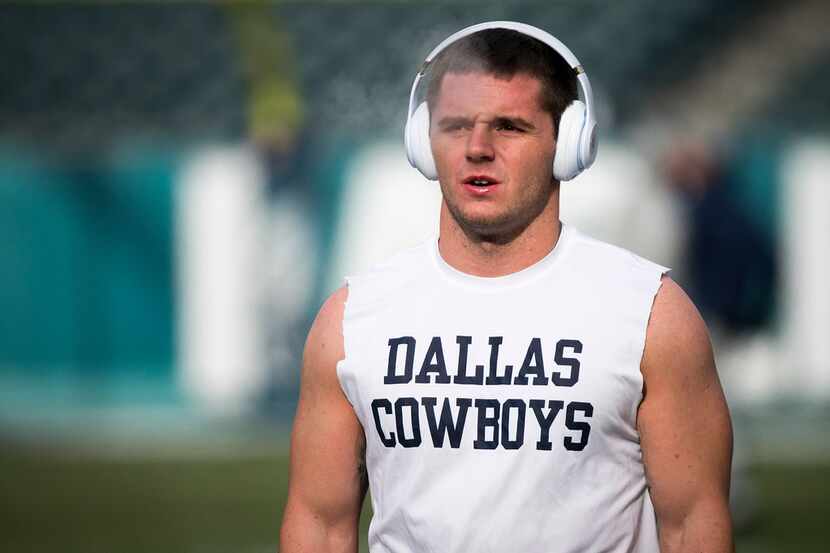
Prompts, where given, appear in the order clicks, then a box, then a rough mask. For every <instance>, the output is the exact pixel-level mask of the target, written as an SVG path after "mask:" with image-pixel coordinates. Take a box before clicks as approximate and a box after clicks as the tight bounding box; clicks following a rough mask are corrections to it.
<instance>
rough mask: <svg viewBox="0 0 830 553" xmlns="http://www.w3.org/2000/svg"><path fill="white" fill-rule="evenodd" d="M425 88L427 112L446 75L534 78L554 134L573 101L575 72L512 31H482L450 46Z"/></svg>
mask: <svg viewBox="0 0 830 553" xmlns="http://www.w3.org/2000/svg"><path fill="white" fill-rule="evenodd" d="M432 66H433V67H432V73H431V76H430V81H429V85H428V87H427V105H428V106H429V108H430V112H432V111H433V110H434V106H435V102H436V101H437V100H438V94H439V93H440V89H441V81H442V80H443V79H444V75H446V74H447V73H474V72H480V73H485V74H489V75H495V76H496V77H499V78H508V79H509V78H512V77H513V76H514V75H516V74H517V73H525V74H528V75H530V76H532V77H536V78H537V79H539V80H540V81H541V83H542V90H541V93H540V102H541V107H542V109H543V110H545V111H547V112H549V113H550V114H551V116H552V117H553V129H554V134H555V133H556V132H557V129H558V128H559V119H560V118H561V117H562V112H564V111H565V108H567V107H568V105H569V104H570V103H571V102H572V101H574V100H576V99H577V98H578V97H579V96H578V95H577V83H576V72H575V71H574V69H573V68H572V67H571V66H570V65H569V64H568V62H566V61H565V60H564V59H563V58H562V56H560V55H559V54H558V53H557V52H556V51H555V50H554V49H553V48H551V47H550V46H548V45H547V44H545V43H544V42H542V41H541V40H538V39H536V38H533V37H531V36H528V35H526V34H524V33H521V32H519V31H514V30H513V29H485V30H483V31H479V32H477V33H473V34H471V35H468V36H466V37H464V38H462V39H459V40H458V41H456V42H454V43H452V44H450V45H449V46H448V47H447V48H446V49H445V50H443V51H442V52H440V53H439V54H438V56H436V58H435V59H434V60H433V62H432Z"/></svg>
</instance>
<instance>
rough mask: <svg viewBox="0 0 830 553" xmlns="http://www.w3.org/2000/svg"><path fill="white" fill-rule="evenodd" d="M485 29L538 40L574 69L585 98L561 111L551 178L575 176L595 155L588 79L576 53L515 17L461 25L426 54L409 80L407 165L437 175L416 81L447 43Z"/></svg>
mask: <svg viewBox="0 0 830 553" xmlns="http://www.w3.org/2000/svg"><path fill="white" fill-rule="evenodd" d="M486 29H510V30H513V31H518V32H520V33H522V34H524V35H527V36H530V37H533V38H535V39H537V40H540V41H541V42H544V43H545V44H547V45H548V46H550V47H551V48H553V50H554V51H555V52H556V53H557V54H559V55H560V56H562V58H563V59H564V60H565V61H566V62H567V63H568V65H570V66H571V67H572V68H573V69H574V71H575V72H576V77H577V81H578V82H579V85H580V87H581V88H582V96H583V97H584V98H585V102H584V103H583V102H581V101H579V100H574V101H573V102H571V103H570V104H569V105H568V107H567V108H565V111H564V112H563V113H562V117H561V118H560V120H559V129H558V132H557V134H556V136H557V140H556V151H555V152H554V158H553V176H554V178H555V179H557V180H560V181H564V180H570V179H572V178H574V177H576V176H577V175H578V174H579V173H581V172H582V171H584V170H585V169H587V168H588V167H590V166H591V164H592V163H593V162H594V159H595V158H596V156H597V122H596V119H595V118H594V98H593V94H592V93H591V83H590V82H589V81H588V75H586V74H585V71H584V70H583V69H582V65H580V63H579V60H577V59H576V56H574V55H573V53H572V52H571V51H570V50H569V49H568V48H567V47H566V46H565V45H564V44H562V43H561V42H560V41H559V40H557V39H556V38H555V37H554V36H553V35H551V34H549V33H546V32H545V31H543V30H541V29H539V28H536V27H533V26H532V25H527V24H525V23H517V22H515V21H488V22H485V23H479V24H477V25H472V26H470V27H467V28H465V29H461V30H460V31H458V32H457V33H455V34H453V35H450V36H449V37H448V38H446V39H444V41H443V42H441V44H439V45H438V46H436V47H435V49H434V50H433V51H432V52H430V53H429V55H428V56H427V57H426V59H425V60H424V63H423V65H422V66H421V70H420V71H418V74H417V75H416V76H415V81H414V82H413V83H412V91H411V92H410V93H409V111H408V113H407V118H406V128H405V129H404V144H405V145H406V157H407V159H408V160H409V163H410V165H412V166H413V167H414V168H416V169H418V171H420V172H421V173H422V174H423V175H424V176H425V177H426V178H428V179H430V180H437V179H438V171H437V170H436V168H435V159H434V158H433V157H432V147H431V146H430V142H429V108H428V107H427V103H426V102H421V104H420V105H419V106H418V107H417V109H415V89H416V88H417V87H418V82H419V81H420V80H421V77H422V76H423V75H424V72H425V71H426V68H427V67H428V66H429V64H430V63H432V60H433V59H435V56H437V55H438V54H439V53H440V52H441V51H442V50H444V49H445V48H446V47H447V46H449V45H450V44H452V43H453V42H456V41H457V40H459V39H461V38H464V37H465V36H468V35H471V34H473V33H477V32H479V31H483V30H486Z"/></svg>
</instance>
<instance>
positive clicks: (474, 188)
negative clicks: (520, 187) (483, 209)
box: [461, 175, 500, 195]
mask: <svg viewBox="0 0 830 553" xmlns="http://www.w3.org/2000/svg"><path fill="white" fill-rule="evenodd" d="M461 182H462V183H463V184H464V188H466V189H467V190H468V191H470V192H472V193H473V194H476V195H481V194H486V193H487V192H489V191H490V190H492V189H493V187H495V186H496V185H498V184H500V181H499V180H498V179H496V178H494V177H491V176H489V175H470V176H469V177H467V178H466V179H464V180H463V181H461Z"/></svg>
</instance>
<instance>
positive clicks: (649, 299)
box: [633, 260, 671, 421]
mask: <svg viewBox="0 0 830 553" xmlns="http://www.w3.org/2000/svg"><path fill="white" fill-rule="evenodd" d="M644 261H645V260H644ZM645 262H646V263H648V265H649V267H648V268H647V269H646V270H647V271H649V272H650V273H651V275H649V276H648V278H647V279H646V280H645V282H644V289H643V292H644V300H645V301H644V303H645V305H646V306H647V309H646V310H645V314H644V315H645V316H641V317H640V319H641V320H640V321H638V323H637V324H638V327H639V329H640V330H641V331H640V332H639V333H638V336H639V337H640V338H639V341H638V343H637V352H638V355H637V374H638V375H639V379H640V401H638V402H637V405H636V406H635V408H634V418H633V420H634V421H636V420H637V414H638V412H639V410H640V403H641V402H642V401H643V399H645V383H646V380H645V376H644V375H643V370H642V367H643V355H645V351H646V340H647V338H648V325H649V323H650V322H651V313H652V311H654V301H655V300H656V299H657V293H658V292H659V291H660V287H662V286H663V275H667V274H668V273H669V271H671V268H669V267H664V266H663V265H659V264H657V263H653V262H651V261H645ZM655 275H656V276H655Z"/></svg>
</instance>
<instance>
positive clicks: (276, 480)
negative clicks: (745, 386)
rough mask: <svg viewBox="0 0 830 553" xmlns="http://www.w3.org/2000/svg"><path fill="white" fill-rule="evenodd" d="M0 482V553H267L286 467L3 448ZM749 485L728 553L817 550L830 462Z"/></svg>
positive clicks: (756, 473)
mask: <svg viewBox="0 0 830 553" xmlns="http://www.w3.org/2000/svg"><path fill="white" fill-rule="evenodd" d="M0 475H2V478H0V520H1V521H2V525H0V526H2V533H0V550H2V551H4V552H6V551H7V552H14V553H25V552H54V551H61V552H78V553H95V552H119V553H132V552H154V553H163V552H177V553H178V552H187V553H203V552H204V553H213V552H217V553H218V552H235V553H246V552H247V553H262V552H266V551H270V552H272V553H273V552H275V551H277V549H278V543H277V542H278V537H279V536H278V534H279V525H280V521H281V518H282V508H283V505H284V503H285V494H286V489H287V479H288V463H287V457H286V456H285V455H284V454H272V455H264V454H260V455H257V456H250V457H235V458H233V459H214V460H198V461H197V460H187V461H185V460H135V459H127V460H113V459H109V460H104V459H90V458H79V457H75V458H72V457H49V456H44V455H42V454H40V455H36V454H33V453H28V454H24V453H9V452H8V451H6V452H4V453H0ZM753 477H754V478H755V481H756V483H757V485H758V487H759V493H760V497H759V499H760V502H759V503H760V505H759V511H758V514H757V516H756V517H755V520H754V522H753V523H752V525H751V526H750V527H749V528H748V529H747V530H745V531H744V532H743V533H741V534H740V535H739V536H738V551H739V552H749V553H779V552H789V551H793V552H796V551H797V552H799V553H821V552H824V551H827V537H826V536H827V528H828V526H827V525H828V520H830V517H828V515H830V464H818V465H803V464H802V465H798V466H792V465H761V466H756V467H755V468H754V469H753ZM368 503H369V502H368V500H367V504H366V505H365V509H364V513H363V520H362V525H361V536H362V538H361V550H362V551H367V550H368V549H367V547H366V530H367V527H368V520H369V516H370V511H369V509H368Z"/></svg>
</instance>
